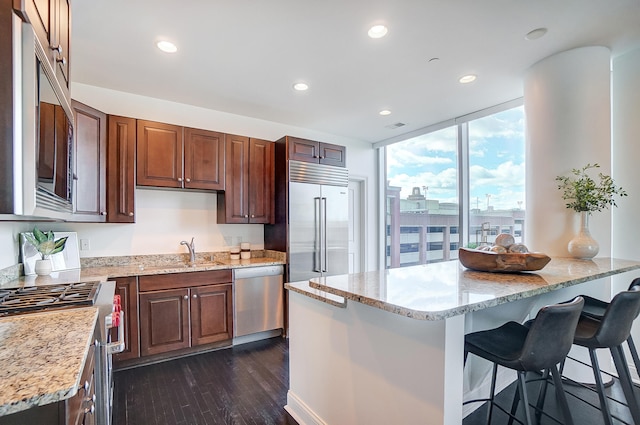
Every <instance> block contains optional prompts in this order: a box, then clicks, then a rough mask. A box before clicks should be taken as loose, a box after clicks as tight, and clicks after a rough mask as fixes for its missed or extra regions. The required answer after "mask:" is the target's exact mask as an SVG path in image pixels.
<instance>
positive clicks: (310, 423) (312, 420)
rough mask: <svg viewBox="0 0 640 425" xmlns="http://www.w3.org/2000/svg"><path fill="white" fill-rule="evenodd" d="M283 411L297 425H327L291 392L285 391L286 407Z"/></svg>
mask: <svg viewBox="0 0 640 425" xmlns="http://www.w3.org/2000/svg"><path fill="white" fill-rule="evenodd" d="M284 410H286V411H287V413H289V414H290V415H291V417H292V418H293V419H294V420H295V421H296V422H298V424H299V425H327V423H326V422H325V421H323V420H322V419H321V418H320V417H319V416H318V415H316V414H315V413H314V412H313V410H311V409H310V408H309V406H307V405H306V404H305V403H304V402H303V401H302V400H300V398H298V396H296V395H295V394H294V393H293V392H292V391H291V390H289V391H287V405H286V406H284Z"/></svg>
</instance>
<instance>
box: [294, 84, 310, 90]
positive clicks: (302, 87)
mask: <svg viewBox="0 0 640 425" xmlns="http://www.w3.org/2000/svg"><path fill="white" fill-rule="evenodd" d="M293 89H294V90H296V91H305V90H308V89H309V84H307V83H302V82H300V83H295V84H294V85H293Z"/></svg>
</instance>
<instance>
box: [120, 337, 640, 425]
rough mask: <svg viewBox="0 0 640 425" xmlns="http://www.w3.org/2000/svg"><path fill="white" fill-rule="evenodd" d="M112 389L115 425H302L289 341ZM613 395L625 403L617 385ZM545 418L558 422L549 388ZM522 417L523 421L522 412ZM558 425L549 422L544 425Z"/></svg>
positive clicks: (232, 352) (196, 361)
mask: <svg viewBox="0 0 640 425" xmlns="http://www.w3.org/2000/svg"><path fill="white" fill-rule="evenodd" d="M114 384H115V396H114V412H113V423H114V425H204V424H206V425H211V424H224V425H296V423H295V421H294V420H293V419H291V417H290V416H289V415H288V414H287V413H286V412H285V410H284V409H283V406H284V405H285V404H286V402H287V390H288V388H289V348H288V340H286V339H283V338H280V337H276V338H271V339H268V340H264V341H258V342H253V343H249V344H243V345H239V346H236V347H233V348H228V349H222V350H218V351H213V352H210V353H205V354H199V355H194V356H190V357H184V358H181V359H177V360H171V361H167V362H163V363H158V364H154V365H149V366H141V367H138V368H135V369H129V370H123V371H117V372H116V373H115V374H114ZM529 385H532V386H533V387H530V388H531V390H530V392H529V393H530V394H532V395H537V392H536V387H535V386H536V385H537V384H536V383H533V384H529ZM514 390H515V384H513V385H511V386H509V387H507V389H505V390H504V391H503V392H501V393H500V394H499V395H498V400H499V402H500V403H501V405H502V406H506V407H509V406H510V403H511V400H512V398H513V392H514ZM567 390H568V391H570V392H572V393H576V394H578V395H580V396H581V397H584V398H586V399H588V400H589V401H590V403H591V404H592V406H591V405H589V404H587V403H585V402H583V401H579V400H577V399H576V398H574V397H572V396H568V401H569V405H570V409H571V411H572V415H573V418H574V423H575V425H601V424H603V423H604V421H603V419H602V416H601V414H600V411H599V410H598V408H597V406H598V399H597V396H596V395H595V394H592V393H591V392H590V391H588V390H585V389H582V388H578V387H575V386H567ZM608 391H609V393H610V394H611V395H612V396H613V397H615V398H617V399H618V400H624V398H623V396H622V394H621V389H620V386H619V384H618V383H617V382H615V383H614V384H613V385H612V386H611V387H609V388H608ZM545 411H548V412H549V413H550V414H552V415H553V416H555V417H558V418H559V417H560V415H559V414H558V412H557V411H556V408H555V398H554V391H553V387H551V386H550V387H549V391H548V394H547V401H546V404H545ZM495 412H496V413H495V414H494V420H493V422H492V425H503V424H507V422H508V418H507V416H506V415H504V414H502V413H500V412H499V411H497V410H495ZM518 413H519V416H520V417H522V409H519V411H518ZM612 413H613V414H614V415H615V416H618V417H619V418H620V419H621V421H620V420H614V424H616V425H618V424H625V423H626V424H633V421H632V420H631V418H630V415H629V412H628V410H627V408H626V407H625V406H622V405H615V403H614V404H613V408H612ZM485 420H486V407H485V406H483V407H481V408H479V409H478V410H476V411H475V412H474V413H472V414H471V415H469V416H468V417H466V418H465V419H464V421H463V423H462V425H480V424H483V425H484V424H485ZM415 423H416V424H423V423H428V422H426V421H424V420H418V419H417V420H416V422H415ZM556 423H558V422H554V421H552V420H550V419H547V418H544V417H543V420H542V421H541V424H542V425H547V424H556ZM336 425H351V424H336ZM393 425H396V424H393ZM397 425H409V424H397ZM638 425H640V424H638Z"/></svg>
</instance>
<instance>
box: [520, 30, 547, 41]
mask: <svg viewBox="0 0 640 425" xmlns="http://www.w3.org/2000/svg"><path fill="white" fill-rule="evenodd" d="M546 33H547V29H546V28H536V29H534V30H532V31H529V32H528V33H527V35H525V36H524V39H525V40H529V41H531V40H537V39H539V38H540V37H542V36H544V35H545V34H546Z"/></svg>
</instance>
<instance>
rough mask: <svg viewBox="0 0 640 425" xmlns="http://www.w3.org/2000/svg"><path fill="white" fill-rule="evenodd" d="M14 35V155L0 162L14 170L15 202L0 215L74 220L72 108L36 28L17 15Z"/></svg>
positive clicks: (1, 216)
mask: <svg viewBox="0 0 640 425" xmlns="http://www.w3.org/2000/svg"><path fill="white" fill-rule="evenodd" d="M12 39H13V55H12V58H13V158H5V159H4V161H3V162H7V163H8V164H5V163H3V164H0V166H10V167H12V169H13V179H12V182H11V183H12V187H11V188H7V189H11V191H12V196H10V197H5V202H11V203H12V205H3V206H2V209H1V211H0V212H1V214H2V215H0V219H5V220H6V219H15V220H20V219H53V220H67V219H71V218H72V214H73V199H72V197H73V164H74V162H73V156H74V151H75V150H74V148H73V112H72V108H71V105H70V103H69V100H68V99H67V98H65V96H64V95H63V91H62V88H61V87H60V85H59V83H58V82H57V80H56V78H55V72H54V69H53V66H52V65H51V63H50V62H49V61H48V60H47V55H46V53H45V50H44V48H43V46H42V45H41V44H40V42H39V41H38V38H37V37H36V35H35V33H34V31H33V28H32V26H31V25H30V24H28V23H24V22H23V21H22V20H21V19H20V18H19V17H18V16H17V15H15V14H14V17H13V37H12ZM6 198H12V200H11V201H6ZM12 216H13V217H12Z"/></svg>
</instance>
